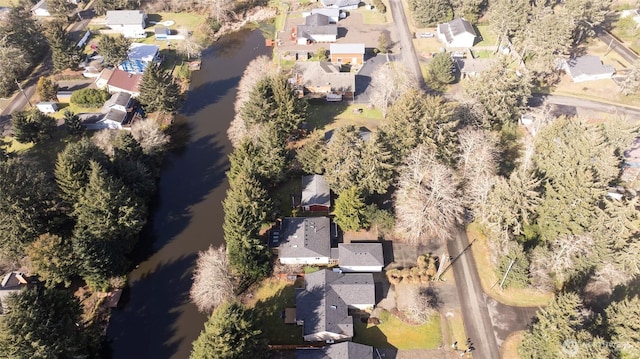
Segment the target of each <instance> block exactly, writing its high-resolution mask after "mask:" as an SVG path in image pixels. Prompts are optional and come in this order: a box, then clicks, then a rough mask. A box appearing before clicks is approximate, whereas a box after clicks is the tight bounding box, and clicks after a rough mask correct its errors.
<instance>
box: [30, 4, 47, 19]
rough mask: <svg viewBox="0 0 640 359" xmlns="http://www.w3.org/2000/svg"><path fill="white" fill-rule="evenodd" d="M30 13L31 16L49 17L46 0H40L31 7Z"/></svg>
mask: <svg viewBox="0 0 640 359" xmlns="http://www.w3.org/2000/svg"><path fill="white" fill-rule="evenodd" d="M31 13H32V14H33V16H42V17H46V16H51V13H50V12H49V9H48V8H47V0H40V1H38V2H37V3H36V4H35V5H33V6H32V7H31Z"/></svg>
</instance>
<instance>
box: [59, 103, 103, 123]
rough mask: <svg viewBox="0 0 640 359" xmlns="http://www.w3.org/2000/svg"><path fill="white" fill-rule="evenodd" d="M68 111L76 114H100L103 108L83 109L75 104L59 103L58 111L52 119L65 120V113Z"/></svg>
mask: <svg viewBox="0 0 640 359" xmlns="http://www.w3.org/2000/svg"><path fill="white" fill-rule="evenodd" d="M66 110H69V111H71V112H73V113H75V114H78V113H97V112H100V110H101V108H100V107H82V106H79V105H76V104H74V103H58V111H56V112H55V113H53V114H51V117H53V118H56V119H61V118H64V112H65V111H66Z"/></svg>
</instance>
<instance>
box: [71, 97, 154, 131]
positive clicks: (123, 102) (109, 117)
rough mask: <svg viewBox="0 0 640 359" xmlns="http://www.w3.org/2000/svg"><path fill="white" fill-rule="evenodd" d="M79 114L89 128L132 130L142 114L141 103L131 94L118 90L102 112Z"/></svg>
mask: <svg viewBox="0 0 640 359" xmlns="http://www.w3.org/2000/svg"><path fill="white" fill-rule="evenodd" d="M79 116H80V119H82V121H83V124H84V125H85V127H86V128H87V129H88V130H102V129H113V130H130V129H131V125H132V124H133V122H134V121H135V120H136V119H138V118H140V117H141V114H140V107H139V103H138V102H137V101H136V100H134V99H133V98H132V96H131V94H128V93H126V92H118V93H115V94H113V95H111V98H109V100H107V102H105V103H104V105H103V106H102V110H101V111H100V113H83V114H79Z"/></svg>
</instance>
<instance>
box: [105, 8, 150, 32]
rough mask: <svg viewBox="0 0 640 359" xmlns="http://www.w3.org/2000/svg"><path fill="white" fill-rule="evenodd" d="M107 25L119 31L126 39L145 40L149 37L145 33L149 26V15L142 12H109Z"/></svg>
mask: <svg viewBox="0 0 640 359" xmlns="http://www.w3.org/2000/svg"><path fill="white" fill-rule="evenodd" d="M105 25H107V26H108V27H109V28H111V29H112V30H117V31H119V32H120V33H122V35H124V37H128V38H144V37H146V36H147V34H146V33H145V31H144V28H145V27H146V25H147V14H145V13H144V11H142V10H110V11H107V15H106V17H105Z"/></svg>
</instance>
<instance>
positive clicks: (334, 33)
mask: <svg viewBox="0 0 640 359" xmlns="http://www.w3.org/2000/svg"><path fill="white" fill-rule="evenodd" d="M337 38H338V25H336V24H332V23H331V19H330V18H329V17H328V16H326V15H322V14H313V15H309V16H307V17H306V18H305V19H304V25H298V27H297V28H296V41H297V43H298V45H306V44H308V43H310V42H336V39H337Z"/></svg>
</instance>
